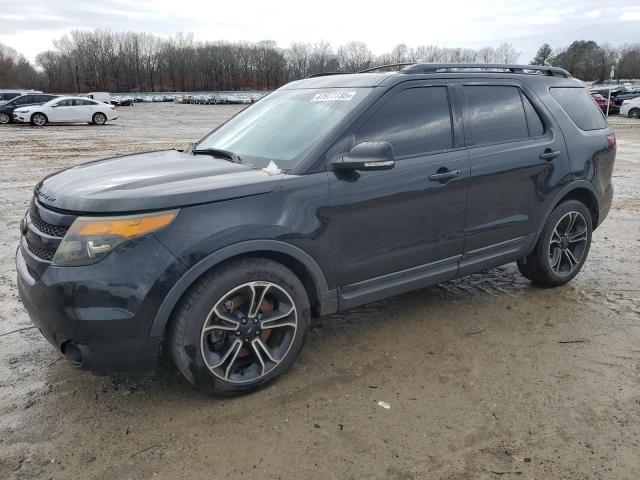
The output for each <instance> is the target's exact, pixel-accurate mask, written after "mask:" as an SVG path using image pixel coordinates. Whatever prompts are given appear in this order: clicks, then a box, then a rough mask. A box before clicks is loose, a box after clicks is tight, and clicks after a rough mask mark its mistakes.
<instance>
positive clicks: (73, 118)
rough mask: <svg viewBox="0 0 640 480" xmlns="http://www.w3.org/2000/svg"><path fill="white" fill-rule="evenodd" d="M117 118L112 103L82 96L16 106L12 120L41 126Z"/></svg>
mask: <svg viewBox="0 0 640 480" xmlns="http://www.w3.org/2000/svg"><path fill="white" fill-rule="evenodd" d="M116 118H118V113H117V112H116V108H115V107H114V106H113V105H109V104H106V103H102V102H96V101H95V100H90V99H88V98H82V97H57V98H55V99H54V100H51V101H50V102H47V103H45V104H44V105H32V106H28V107H22V108H16V109H15V110H14V111H13V120H14V122H22V123H31V125H35V126H38V127H41V126H43V125H46V124H47V123H93V124H95V125H104V124H105V123H107V121H108V120H115V119H116Z"/></svg>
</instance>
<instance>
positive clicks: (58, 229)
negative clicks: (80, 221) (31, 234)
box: [29, 207, 69, 238]
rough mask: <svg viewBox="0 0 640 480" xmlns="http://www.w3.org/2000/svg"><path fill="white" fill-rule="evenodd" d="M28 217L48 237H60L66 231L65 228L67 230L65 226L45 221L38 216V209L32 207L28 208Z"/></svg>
mask: <svg viewBox="0 0 640 480" xmlns="http://www.w3.org/2000/svg"><path fill="white" fill-rule="evenodd" d="M29 218H30V220H31V223H32V224H33V226H34V227H36V228H37V229H38V230H40V231H41V232H42V233H44V234H45V235H49V236H50V237H59V238H62V237H64V235H65V234H66V233H67V230H69V228H67V227H63V226H59V225H51V224H50V223H47V222H45V221H44V220H42V218H40V215H39V214H38V211H37V210H36V209H35V208H34V207H31V209H30V210H29Z"/></svg>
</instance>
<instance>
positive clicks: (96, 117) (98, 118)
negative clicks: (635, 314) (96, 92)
mask: <svg viewBox="0 0 640 480" xmlns="http://www.w3.org/2000/svg"><path fill="white" fill-rule="evenodd" d="M92 121H93V124H94V125H104V124H105V123H107V116H106V115H105V114H104V113H100V112H98V113H94V114H93V118H92Z"/></svg>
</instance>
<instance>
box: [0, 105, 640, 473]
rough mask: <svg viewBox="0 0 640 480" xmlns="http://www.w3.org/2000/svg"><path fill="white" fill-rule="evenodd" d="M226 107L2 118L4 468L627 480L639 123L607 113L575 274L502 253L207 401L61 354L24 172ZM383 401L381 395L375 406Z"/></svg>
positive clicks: (634, 438)
mask: <svg viewBox="0 0 640 480" xmlns="http://www.w3.org/2000/svg"><path fill="white" fill-rule="evenodd" d="M236 110H237V107H233V106H204V105H172V104H154V105H136V106H135V107H133V108H122V109H120V112H121V118H120V119H119V120H117V121H116V122H114V123H113V124H111V125H107V126H105V127H92V126H87V125H84V126H83V125H78V126H49V127H45V128H31V127H28V126H17V125H10V126H3V127H1V128H0V168H1V172H2V174H1V175H0V205H1V206H2V207H1V208H0V478H2V479H23V478H24V479H41V478H54V479H76V478H82V479H147V478H160V479H173V478H184V477H188V478H194V479H195V478H215V479H221V478H240V477H242V476H245V475H248V476H250V478H271V479H278V478H283V479H289V478H295V479H302V478H304V479H306V478H314V479H315V478H317V479H323V480H327V479H361V478H371V479H373V478H376V479H377V478H380V479H402V480H408V479H436V478H438V479H440V478H442V479H477V478H480V479H494V478H495V479H497V478H502V479H508V478H520V479H561V478H562V479H620V480H621V479H637V478H640V268H639V266H640V262H639V261H638V256H639V255H640V122H638V121H634V120H631V119H625V118H612V119H611V123H612V125H613V126H614V128H615V130H616V134H617V136H618V144H619V153H618V160H617V163H616V169H615V178H614V182H615V187H616V196H615V201H614V205H613V208H612V210H611V214H610V216H609V218H608V219H607V220H606V222H605V223H604V224H603V225H602V227H601V228H599V229H598V230H597V231H596V232H595V233H594V236H593V246H592V250H591V252H590V255H589V260H588V261H587V263H586V265H585V267H584V268H583V270H582V272H581V273H580V275H578V277H577V278H576V279H575V280H574V281H573V282H571V283H570V284H569V285H566V286H564V287H561V288H557V289H553V290H543V289H539V288H535V287H532V286H531V285H530V284H529V282H527V281H526V280H525V279H524V278H523V277H521V276H520V275H519V274H518V272H517V270H516V268H515V266H514V265H508V266H505V267H502V268H497V269H494V270H490V271H488V272H484V273H482V274H477V275H473V276H471V277H467V278H464V279H460V280H456V281H452V282H448V283H445V284H442V285H438V286H434V287H432V288H427V289H423V290H420V291H417V292H413V293H410V294H406V295H402V296H399V297H395V298H392V299H389V300H385V301H382V302H377V303H374V304H371V305H368V306H365V307H362V308H357V309H354V310H351V311H349V312H346V313H344V314H341V315H333V316H331V317H328V318H323V319H321V320H317V321H315V322H314V324H313V328H312V330H311V332H310V334H309V337H308V340H307V344H306V346H305V348H304V350H303V352H302V354H301V356H300V358H299V360H298V361H297V363H296V364H295V366H294V368H293V369H292V370H291V372H290V373H289V374H287V375H285V376H284V377H282V378H281V379H280V380H279V381H277V382H276V383H274V384H273V385H272V386H270V387H268V388H267V389H265V390H262V391H260V392H258V393H256V394H254V395H250V396H247V397H243V398H236V399H223V400H221V399H217V398H211V397H208V396H206V395H204V394H202V393H199V392H198V391H196V390H194V389H193V388H192V387H191V386H190V385H189V384H187V383H186V382H185V381H183V380H182V379H181V378H180V376H179V374H178V373H177V371H176V370H175V369H174V368H173V367H172V366H171V364H170V363H169V362H165V366H164V367H163V369H162V371H161V373H160V374H159V375H158V376H157V378H154V379H114V378H110V377H98V376H95V375H93V374H91V373H86V372H81V371H76V370H74V369H73V368H71V367H69V366H68V365H67V363H66V362H65V361H63V360H62V359H61V358H60V357H59V355H58V354H57V353H56V352H55V351H54V350H53V348H52V347H51V346H50V345H49V344H48V343H47V342H46V341H45V340H44V339H43V338H42V337H41V335H40V334H39V333H38V331H37V330H34V329H32V328H29V327H30V322H29V319H28V318H27V314H26V312H25V311H24V310H23V308H22V306H21V304H20V300H19V299H18V296H17V294H16V286H15V270H14V252H15V248H16V245H17V244H18V238H19V228H18V222H19V219H20V218H21V216H22V215H23V213H24V211H25V210H26V208H27V205H28V202H29V200H30V198H31V194H32V188H33V186H34V184H35V183H36V182H37V181H38V180H39V179H40V178H42V177H43V176H45V175H47V174H49V173H51V172H53V171H55V170H58V169H60V168H63V167H66V166H68V165H73V164H77V163H80V162H82V161H84V160H87V159H93V158H98V157H102V156H107V155H113V154H124V153H129V152H136V151H143V150H151V149H160V148H167V147H175V146H181V145H184V144H185V143H187V142H189V141H190V140H192V139H194V138H198V137H200V136H202V135H203V134H204V133H206V132H207V131H208V130H210V129H211V128H212V127H214V126H215V125H216V124H218V123H219V122H221V121H223V120H224V119H226V118H228V117H229V116H230V115H231V114H233V113H234V112H235V111H236ZM378 401H383V402H386V403H388V404H389V405H390V408H389V409H385V408H382V407H380V406H379V405H378Z"/></svg>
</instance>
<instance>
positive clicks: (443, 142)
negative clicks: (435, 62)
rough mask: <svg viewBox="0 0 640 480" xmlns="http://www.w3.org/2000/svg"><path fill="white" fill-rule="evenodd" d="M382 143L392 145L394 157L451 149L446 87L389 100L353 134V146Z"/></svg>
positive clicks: (405, 92)
mask: <svg viewBox="0 0 640 480" xmlns="http://www.w3.org/2000/svg"><path fill="white" fill-rule="evenodd" d="M381 140H386V141H387V142H389V143H391V145H393V149H394V153H395V155H396V157H415V156H418V155H423V154H427V153H432V152H437V151H442V150H447V149H450V148H452V146H453V140H452V128H451V111H450V108H449V99H448V95H447V89H446V87H420V88H410V89H407V90H403V91H401V92H400V93H398V94H397V95H395V96H393V97H392V98H391V99H389V100H388V101H387V102H386V103H385V104H384V105H383V106H382V107H381V108H379V109H378V110H377V111H376V112H375V113H374V114H373V115H372V116H371V117H370V118H369V119H368V120H367V121H366V122H365V124H364V125H363V126H362V127H361V128H360V130H359V131H358V133H357V134H356V143H360V142H366V141H381Z"/></svg>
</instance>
